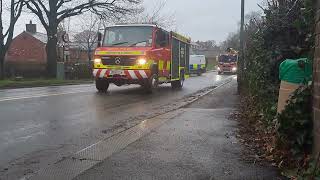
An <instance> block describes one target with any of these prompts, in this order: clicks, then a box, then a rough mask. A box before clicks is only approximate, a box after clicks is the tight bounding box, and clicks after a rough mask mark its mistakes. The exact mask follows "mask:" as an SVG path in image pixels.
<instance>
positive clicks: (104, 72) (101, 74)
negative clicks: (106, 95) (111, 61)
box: [100, 69, 107, 78]
mask: <svg viewBox="0 0 320 180" xmlns="http://www.w3.org/2000/svg"><path fill="white" fill-rule="evenodd" d="M106 72H107V70H106V69H104V70H102V71H101V73H100V78H103V77H104V76H105V75H106Z"/></svg>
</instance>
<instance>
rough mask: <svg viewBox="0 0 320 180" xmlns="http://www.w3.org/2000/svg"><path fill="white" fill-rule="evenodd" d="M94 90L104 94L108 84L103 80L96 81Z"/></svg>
mask: <svg viewBox="0 0 320 180" xmlns="http://www.w3.org/2000/svg"><path fill="white" fill-rule="evenodd" d="M96 88H97V90H98V91H99V92H106V91H108V88H109V82H108V81H107V80H104V79H96Z"/></svg>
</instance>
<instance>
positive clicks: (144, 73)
mask: <svg viewBox="0 0 320 180" xmlns="http://www.w3.org/2000/svg"><path fill="white" fill-rule="evenodd" d="M139 73H140V75H141V76H142V78H144V79H146V78H148V76H147V74H146V72H144V71H143V70H140V71H139Z"/></svg>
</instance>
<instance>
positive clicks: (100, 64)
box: [93, 24, 191, 91]
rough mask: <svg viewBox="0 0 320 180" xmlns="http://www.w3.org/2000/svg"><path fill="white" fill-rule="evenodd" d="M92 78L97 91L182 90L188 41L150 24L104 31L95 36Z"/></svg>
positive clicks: (116, 27)
mask: <svg viewBox="0 0 320 180" xmlns="http://www.w3.org/2000/svg"><path fill="white" fill-rule="evenodd" d="M98 39H99V44H100V47H98V48H97V49H96V51H95V58H94V70H93V76H94V77H95V81H96V88H97V90H98V91H107V90H108V87H109V84H110V83H113V84H115V85H117V86H122V85H125V84H140V85H141V86H143V87H144V88H145V89H146V90H147V91H152V90H153V89H155V88H157V87H158V85H159V84H162V83H171V86H172V87H173V88H182V86H183V83H184V80H185V79H186V78H187V77H189V46H190V41H191V40H190V39H189V38H186V37H184V36H182V35H179V34H177V33H174V32H168V31H165V30H163V29H162V28H160V27H158V26H156V25H151V24H126V25H115V26H111V27H107V28H106V29H105V32H104V36H103V37H102V35H101V34H100V35H99V38H98Z"/></svg>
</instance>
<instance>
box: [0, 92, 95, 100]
mask: <svg viewBox="0 0 320 180" xmlns="http://www.w3.org/2000/svg"><path fill="white" fill-rule="evenodd" d="M84 92H89V91H88V90H86V91H73V92H65V93H53V94H38V95H35V96H18V97H6V98H3V99H0V102H5V101H13V100H21V99H32V98H40V97H50V96H61V95H67V94H77V93H84Z"/></svg>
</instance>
